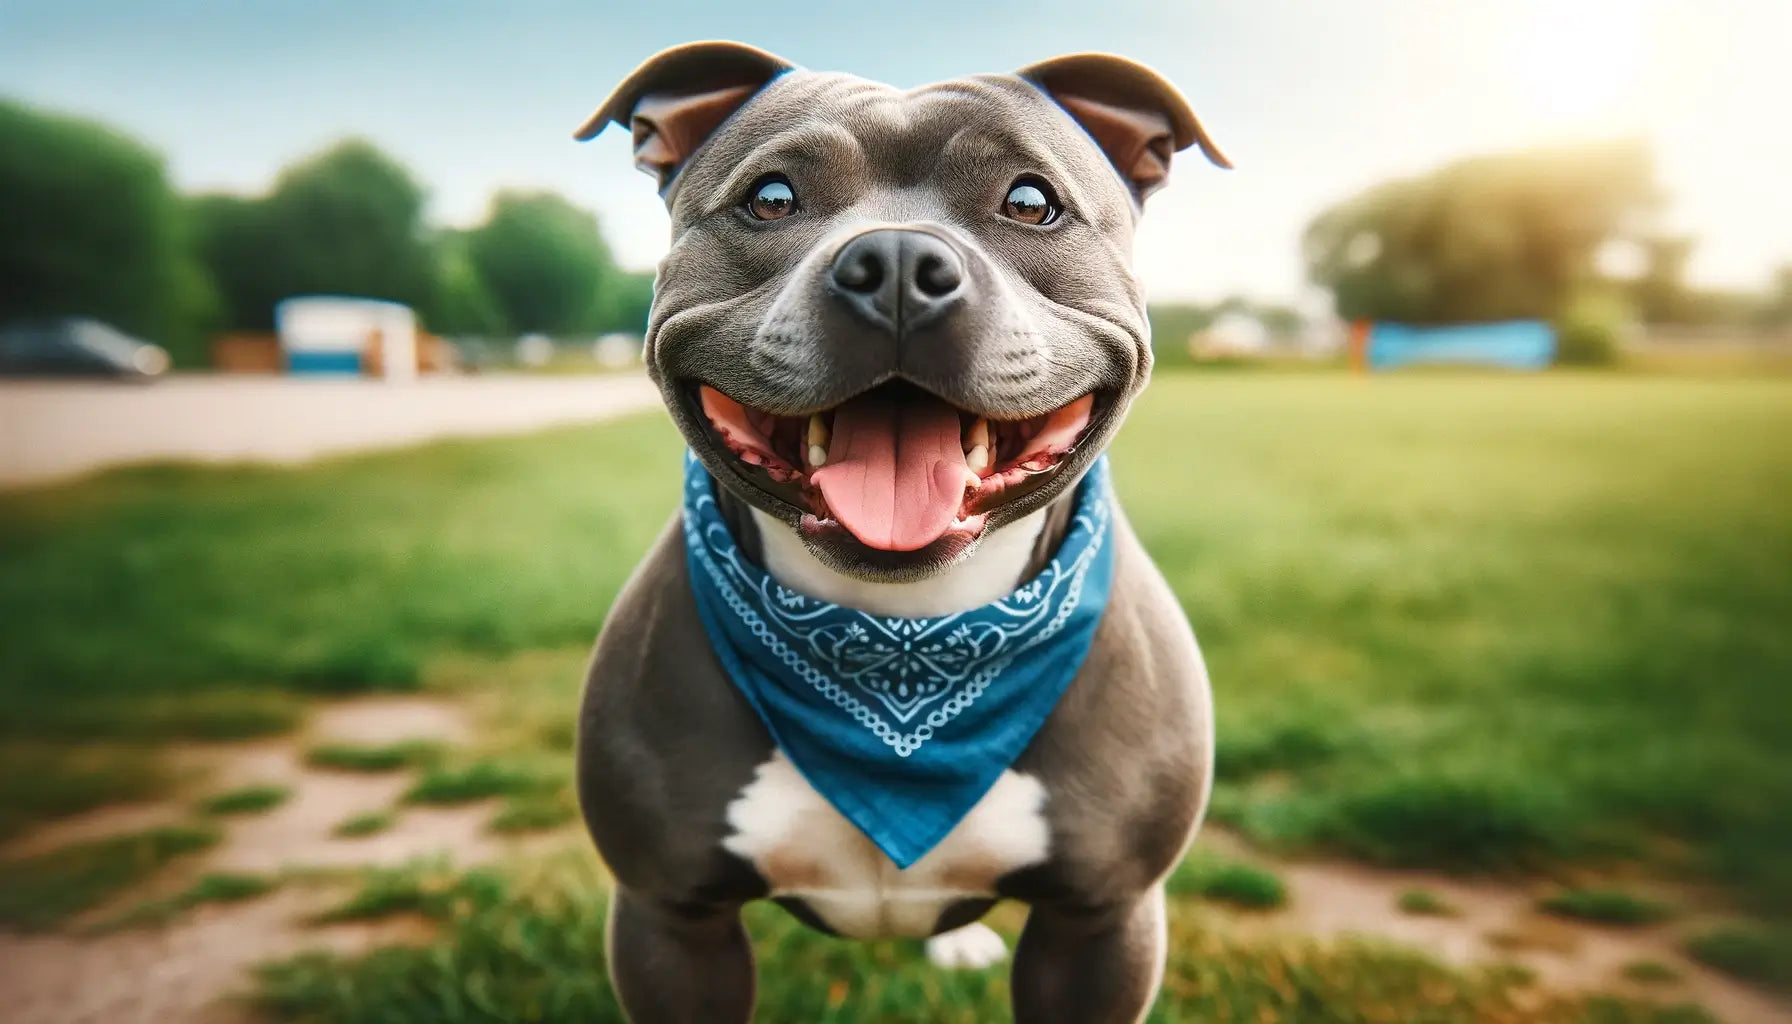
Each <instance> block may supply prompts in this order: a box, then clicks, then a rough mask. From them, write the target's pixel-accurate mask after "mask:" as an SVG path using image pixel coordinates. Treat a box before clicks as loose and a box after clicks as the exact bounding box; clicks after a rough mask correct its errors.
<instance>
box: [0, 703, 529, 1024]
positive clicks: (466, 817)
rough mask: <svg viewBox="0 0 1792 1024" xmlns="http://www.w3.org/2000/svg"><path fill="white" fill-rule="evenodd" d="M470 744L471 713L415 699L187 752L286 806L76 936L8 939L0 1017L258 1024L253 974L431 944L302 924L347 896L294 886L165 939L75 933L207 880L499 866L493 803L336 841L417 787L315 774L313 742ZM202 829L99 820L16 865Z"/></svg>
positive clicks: (73, 1022)
mask: <svg viewBox="0 0 1792 1024" xmlns="http://www.w3.org/2000/svg"><path fill="white" fill-rule="evenodd" d="M471 731H472V729H471V725H470V724H469V722H468V721H467V718H466V716H465V715H464V714H463V713H462V711H461V710H460V709H459V708H457V707H455V706H454V705H452V704H448V703H444V702H441V701H436V700H430V699H427V698H418V697H389V698H388V697H382V698H365V699H356V700H350V701H341V702H337V703H333V704H329V705H324V706H320V707H319V708H318V709H317V711H316V713H315V714H314V715H313V716H312V722H311V727H310V729H309V730H308V731H307V734H306V735H305V736H304V738H303V739H281V740H268V741H255V742H249V743H225V744H203V745H194V746H190V747H187V748H183V749H182V750H180V751H178V753H177V757H178V760H179V761H180V762H181V763H182V765H183V766H184V767H185V768H187V769H190V770H192V771H194V772H196V773H203V775H204V777H205V778H206V779H207V790H208V791H213V792H219V791H224V790H229V789H237V788H240V787H244V786H251V785H258V784H273V785H280V786H285V787H287V788H289V789H290V790H291V795H290V796H289V797H288V799H287V800H286V801H285V802H284V803H282V804H280V805H279V806H278V807H275V808H274V809H272V810H270V811H268V812H266V813H264V814H259V815H248V816H241V817H226V818H220V819H218V824H219V826H220V828H222V829H223V832H224V838H223V840H222V841H221V842H220V843H219V844H218V846H217V847H215V848H214V849H213V850H211V851H209V852H208V853H207V854H206V855H205V856H203V857H197V858H193V859H192V860H190V861H186V862H183V863H182V864H180V865H179V866H178V867H177V868H175V869H173V870H171V871H169V872H167V873H165V874H164V875H163V876H162V877H160V878H157V879H153V880H151V881H150V882H149V883H147V884H146V885H144V886H143V887H142V888H140V889H139V890H137V891H135V892H131V893H127V894H125V896H124V897H123V898H122V899H120V900H117V901H115V902H114V903H112V904H111V905H109V906H106V907H102V908H99V910H97V911H96V912H94V913H92V914H90V915H86V916H85V917H84V918H83V919H82V920H81V921H78V922H76V923H75V925H76V927H75V929H74V930H73V931H71V932H70V933H66V934H58V935H34V936H20V935H8V934H5V933H0V999H3V1000H4V1006H5V1010H4V1013H3V1014H0V1016H4V1018H5V1020H6V1021H7V1022H8V1024H79V1022H85V1021H95V1022H98V1021H105V1022H106V1024H130V1022H137V1021H142V1022H146V1024H147V1022H152V1021H154V1022H167V1021H197V1022H200V1024H228V1022H237V1021H244V1020H249V1019H251V1017H250V1016H249V1013H248V1011H247V1010H246V1009H245V1008H244V1007H243V1006H242V1005H241V1004H239V1003H236V1002H233V1001H230V1000H228V999H223V998H222V997H227V996H229V995H231V994H233V993H236V992H239V991H241V990H242V989H243V988H244V986H245V985H246V982H247V979H246V977H245V975H244V973H243V972H244V971H245V969H246V968H248V967H250V966H252V965H254V964H256V963H260V962H262V961H265V960H269V959H273V958H277V957H281V956H286V955H290V954H292V953H295V952H298V951H300V950H304V949H312V948H319V947H324V948H331V949H336V950H340V951H344V952H354V951H358V950H364V949H368V948H371V947H373V946H378V945H385V944H389V943H392V942H395V941H405V940H406V939H416V938H418V937H420V927H421V926H420V925H419V923H418V922H416V921H409V922H406V921H397V922H373V923H352V924H343V925H331V926H328V927H323V928H319V927H312V926H309V925H307V924H306V922H307V921H308V920H309V919H310V918H311V917H313V916H314V915H316V914H317V913H318V912H319V911H321V910H323V909H325V908H326V907H328V906H329V905H331V904H332V903H333V902H335V901H337V900H339V899H340V898H341V896H342V888H341V887H340V886H329V887H322V888H320V887H316V886H300V885H288V886H286V887H284V888H281V889H279V890H276V891H275V892H274V893H272V894H270V895H269V896H266V897H263V898H261V899H256V900H250V901H247V902H244V903H237V904H225V905H212V906H204V907H200V908H198V909H196V910H194V911H193V912H191V913H188V914H186V915H183V916H182V917H181V918H179V919H178V920H176V921H174V922H172V923H171V924H169V925H167V926H165V927H160V928H144V929H133V930H127V931H115V932H109V933H105V934H100V935H81V934H79V926H80V925H81V924H83V923H91V922H93V921H98V920H104V919H106V918H108V917H110V916H111V915H113V914H115V913H117V912H118V911H120V910H122V909H125V908H127V907H129V906H131V905H133V904H134V903H135V902H137V901H138V900H140V899H142V898H144V897H146V896H153V895H165V894H167V893H169V892H172V891H175V890H178V889H180V888H181V887H183V886H184V885H186V884H188V883H190V882H191V881H192V880H193V879H194V878H196V877H197V876H199V875H201V874H203V873H205V872H207V871H243V872H260V873H273V872H277V871H280V870H283V869H287V868H319V867H322V868H353V867H360V866H372V865H394V864H400V863H403V862H405V861H407V860H411V859H414V858H417V857H423V856H430V855H435V854H445V855H447V856H448V857H451V858H452V859H453V860H454V862H455V863H457V864H471V863H477V862H481V861H489V860H492V859H494V858H496V857H497V856H499V855H501V854H503V853H504V852H506V851H507V850H509V849H512V848H513V847H514V846H515V844H514V843H507V842H505V841H503V840H500V839H498V838H496V837H494V836H491V835H489V834H487V833H486V831H485V823H486V820H487V819H488V818H489V817H490V815H491V812H492V807H491V805H490V804H489V803H483V804H473V805H468V806H465V807H456V808H424V807H410V808H405V809H403V810H401V811H399V812H398V815H397V819H396V821H395V822H394V824H393V826H392V827H391V828H390V829H389V830H387V831H385V832H382V833H378V834H375V835H371V836H364V837H360V838H353V839H344V838H337V837H335V836H334V835H333V834H332V833H333V832H334V830H335V828H336V826H337V825H338V824H340V823H341V822H342V821H343V820H344V819H346V818H349V817H352V816H354V815H357V814H363V813H369V812H374V811H383V810H388V809H390V808H392V807H393V806H394V805H395V804H396V803H397V802H398V800H399V798H400V796H401V795H402V794H403V792H404V790H405V788H406V787H407V786H408V785H409V784H410V777H409V775H408V773H404V772H397V773H392V774H362V773H352V772H338V771H328V770H320V769H315V768H312V767H309V766H308V765H306V764H305V763H304V760H303V758H304V751H305V749H306V748H307V747H309V746H310V745H312V744H314V743H322V742H339V743H357V744H384V743H396V742H401V741H404V740H434V741H440V742H446V743H455V742H458V741H460V740H463V739H465V738H466V737H467V736H469V735H470V734H471ZM191 816H192V809H191V805H190V804H186V803H178V802H168V803H157V804H145V805H134V806H127V807H119V808H109V809H103V810H100V811H95V812H93V813H91V814H84V815H80V816H78V817H75V818H70V819H66V820H64V821H61V822H57V823H55V824H53V825H50V826H48V827H46V828H43V829H41V830H38V831H37V832H34V833H32V834H30V835H27V836H25V837H22V838H21V839H20V840H19V841H17V842H15V843H14V844H12V845H11V847H10V848H9V849H8V851H7V853H8V854H9V855H25V854H28V853H34V852H46V851H49V850H53V849H55V848H57V847H59V846H61V845H63V844H66V843H70V842H78V841H84V840H89V839H99V838H104V837H105V836H109V835H117V834H120V833H125V832H131V831H135V830H138V829H142V828H147V827H151V826H154V825H162V824H168V823H171V822H176V821H181V820H187V819H190V818H191Z"/></svg>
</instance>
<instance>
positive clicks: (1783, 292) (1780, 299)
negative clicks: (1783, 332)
mask: <svg viewBox="0 0 1792 1024" xmlns="http://www.w3.org/2000/svg"><path fill="white" fill-rule="evenodd" d="M1760 321H1761V323H1762V325H1763V326H1766V327H1792V263H1788V264H1786V265H1785V266H1783V267H1781V268H1780V269H1779V271H1778V272H1777V273H1775V274H1774V276H1773V291H1772V292H1771V293H1769V295H1768V298H1767V303H1766V304H1765V305H1764V306H1763V307H1762V309H1761V315H1760Z"/></svg>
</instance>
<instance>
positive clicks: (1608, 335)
mask: <svg viewBox="0 0 1792 1024" xmlns="http://www.w3.org/2000/svg"><path fill="white" fill-rule="evenodd" d="M1634 316H1635V313H1634V311H1633V310H1632V309H1631V307H1630V305H1629V303H1627V302H1625V301H1624V300H1623V299H1622V298H1621V297H1619V296H1618V295H1617V294H1616V292H1615V291H1614V290H1613V289H1610V288H1600V287H1592V286H1588V287H1582V288H1577V289H1575V291H1574V293H1573V295H1572V296H1570V298H1569V299H1568V301H1567V302H1566V303H1565V304H1564V305H1563V307H1562V311H1561V313H1560V314H1559V315H1558V317H1557V318H1556V361H1557V362H1559V363H1563V364H1566V365H1570V366H1603V365H1606V364H1609V363H1615V362H1617V361H1618V354H1619V346H1620V344H1621V343H1622V341H1623V335H1624V329H1625V327H1626V326H1627V325H1628V324H1630V323H1631V322H1632V321H1633V318H1634Z"/></svg>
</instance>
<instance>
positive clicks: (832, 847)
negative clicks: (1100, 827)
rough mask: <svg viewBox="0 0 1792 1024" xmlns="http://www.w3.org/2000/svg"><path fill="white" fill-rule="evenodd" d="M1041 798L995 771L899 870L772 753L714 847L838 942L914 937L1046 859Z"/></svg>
mask: <svg viewBox="0 0 1792 1024" xmlns="http://www.w3.org/2000/svg"><path fill="white" fill-rule="evenodd" d="M1045 800H1046V793H1045V787H1044V786H1043V785H1041V784H1040V782H1039V780H1038V779H1036V778H1034V777H1032V776H1031V775H1026V774H1024V773H1021V772H1016V771H1012V770H1009V771H1005V772H1003V773H1002V775H1001V777H1000V778H998V779H997V780H996V784H995V785H994V786H992V787H991V788H990V790H989V792H987V793H985V794H984V795H983V799H981V800H979V801H978V802H977V805H976V806H975V807H973V808H971V812H970V813H969V814H967V815H965V817H964V820H963V821H960V822H959V823H958V825H957V826H956V827H954V828H953V829H952V831H951V832H949V833H948V834H947V835H946V838H945V839H943V840H941V841H940V844H939V845H938V846H935V847H934V848H933V849H931V850H929V851H927V855H926V856H924V857H922V858H921V859H920V860H918V861H916V862H915V863H913V864H911V865H909V867H908V868H907V869H899V868H897V867H896V864H895V862H894V861H892V860H890V858H888V857H886V856H884V853H883V851H882V850H879V849H878V848H877V846H876V845H875V844H873V843H872V842H871V840H869V839H867V838H865V836H864V834H863V833H861V832H860V831H859V830H858V829H857V828H855V827H854V826H853V824H852V822H850V821H847V820H846V818H845V817H844V816H842V815H841V814H840V812H839V811H836V810H835V809H834V807H833V805H832V804H829V803H828V802H827V800H825V799H823V797H822V796H821V794H819V793H817V792H816V791H815V790H814V788H812V787H811V786H810V785H809V783H808V780H806V779H804V778H803V776H802V773H800V772H798V771H797V770H796V766H795V765H793V764H791V763H790V759H789V758H787V757H785V756H784V752H783V751H781V750H779V751H774V752H773V753H772V756H771V759H770V760H768V761H766V762H765V763H764V764H761V765H760V766H759V769H758V771H757V773H756V774H755V776H754V779H753V781H752V782H750V783H748V784H747V785H746V786H744V787H743V788H742V789H741V791H740V795H739V796H737V797H736V798H735V799H734V801H733V802H732V803H730V804H729V805H728V825H729V827H730V828H731V829H732V830H733V831H732V833H731V834H730V835H729V836H728V838H727V839H725V840H724V841H723V843H722V845H723V846H724V847H726V848H727V849H728V851H729V852H731V853H733V854H735V855H737V856H739V857H742V858H745V859H746V860H748V861H750V862H751V863H752V864H753V866H754V867H755V868H756V869H757V870H758V871H759V874H760V875H761V876H763V877H764V878H765V880H766V881H767V883H769V884H770V885H771V888H772V895H774V896H795V897H799V898H801V899H802V900H803V902H804V903H806V904H807V905H808V906H809V908H810V909H811V910H813V911H814V912H815V914H816V916H818V917H820V918H821V919H822V920H823V921H825V922H827V925H828V927H830V928H832V929H834V930H835V931H837V932H839V933H840V934H841V935H846V936H850V937H852V938H858V939H874V938H895V937H905V938H919V937H921V936H925V935H927V934H929V933H930V932H932V931H933V929H934V927H935V925H936V924H937V923H938V921H939V917H940V912H941V911H943V910H944V909H945V908H946V907H947V906H948V905H950V904H951V903H953V902H954V901H957V900H962V899H976V898H991V897H994V896H995V883H996V880H997V879H998V878H1000V877H1002V876H1003V875H1004V874H1007V873H1008V872H1010V871H1013V870H1015V869H1016V868H1021V867H1025V866H1027V865H1029V864H1037V863H1040V862H1042V861H1044V860H1045V859H1046V857H1047V856H1048V855H1049V853H1050V852H1051V851H1050V846H1051V831H1050V829H1049V827H1048V826H1047V824H1046V820H1045Z"/></svg>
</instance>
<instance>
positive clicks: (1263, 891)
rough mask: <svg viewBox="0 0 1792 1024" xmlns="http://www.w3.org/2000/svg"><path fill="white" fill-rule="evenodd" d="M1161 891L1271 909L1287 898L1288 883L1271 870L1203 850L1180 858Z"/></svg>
mask: <svg viewBox="0 0 1792 1024" xmlns="http://www.w3.org/2000/svg"><path fill="white" fill-rule="evenodd" d="M1164 891H1165V892H1167V893H1169V894H1170V895H1171V896H1200V897H1204V898H1206V899H1210V900H1213V901H1215V902H1216V903H1229V904H1231V905H1232V906H1235V907H1242V908H1244V909H1246V910H1273V909H1275V908H1276V907H1279V906H1281V905H1282V904H1284V903H1286V902H1288V887H1287V886H1285V885H1283V884H1282V880H1281V879H1280V878H1278V877H1276V875H1275V874H1274V872H1271V871H1267V870H1265V869H1263V868H1260V867H1257V866H1256V865H1254V864H1246V863H1244V862H1243V861H1236V860H1229V859H1227V858H1224V857H1220V856H1217V855H1215V854H1211V853H1208V852H1206V851H1203V850H1196V851H1194V852H1192V853H1190V854H1189V855H1188V856H1187V857H1185V858H1183V860H1182V863H1181V864H1178V865H1177V866H1176V870H1175V871H1173V872H1171V873H1170V877H1169V879H1168V880H1166V881H1165V882H1164Z"/></svg>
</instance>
